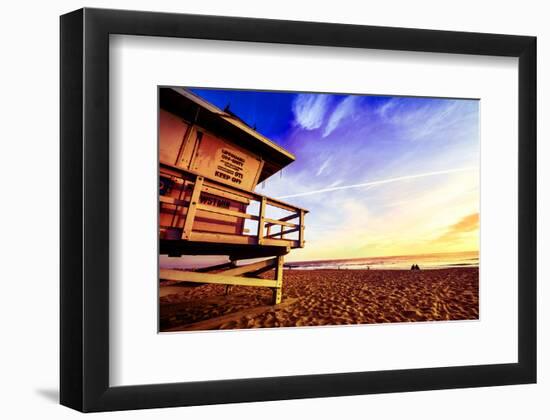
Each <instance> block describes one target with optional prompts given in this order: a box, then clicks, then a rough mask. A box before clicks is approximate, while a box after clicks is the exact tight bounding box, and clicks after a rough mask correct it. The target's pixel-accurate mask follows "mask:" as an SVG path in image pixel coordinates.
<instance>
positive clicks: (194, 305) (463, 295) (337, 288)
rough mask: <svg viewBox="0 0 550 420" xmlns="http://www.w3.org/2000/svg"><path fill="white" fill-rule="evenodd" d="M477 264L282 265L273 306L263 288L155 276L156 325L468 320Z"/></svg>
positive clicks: (474, 310) (474, 315)
mask: <svg viewBox="0 0 550 420" xmlns="http://www.w3.org/2000/svg"><path fill="white" fill-rule="evenodd" d="M478 271H479V270H478V268H473V267H467V268H446V269H437V270H420V271H410V270H326V269H324V270H285V272H284V286H283V301H282V303H281V304H280V305H277V306H271V305H270V302H271V296H272V294H271V290H269V289H267V288H258V287H243V286H234V287H233V289H232V291H231V293H230V294H229V295H225V294H224V290H225V286H223V285H214V284H206V285H201V286H195V287H187V286H182V285H178V284H177V283H170V282H163V283H161V286H160V330H161V331H192V330H195V331H196V330H215V329H242V328H269V327H297V326H298V327H299V326H319V325H346V324H372V323H388V322H414V321H440V320H475V319H478V316H479V312H478V309H479V294H478V289H479V287H478V286H479V281H478V279H479V275H478ZM270 275H271V276H272V275H273V274H272V273H266V274H265V275H264V276H265V277H266V278H271V277H270Z"/></svg>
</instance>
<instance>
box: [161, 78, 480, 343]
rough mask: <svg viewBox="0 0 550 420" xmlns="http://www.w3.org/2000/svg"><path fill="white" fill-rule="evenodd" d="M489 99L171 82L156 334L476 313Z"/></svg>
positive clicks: (164, 105) (164, 111)
mask: <svg viewBox="0 0 550 420" xmlns="http://www.w3.org/2000/svg"><path fill="white" fill-rule="evenodd" d="M479 107H480V103H479V100H478V99H468V98H433V97H405V96H391V95H382V94H378V95H371V94H369V95H366V94H361V95H359V94H343V93H314V92H279V91H264V90H238V89H217V88H216V89H214V88H200V87H176V86H169V87H159V88H158V149H159V195H158V199H159V212H158V224H159V226H158V228H159V279H158V282H159V287H158V293H159V297H158V299H159V331H160V332H163V333H164V332H178V331H180V332H181V331H183V332H186V331H207V330H240V329H263V328H295V327H320V326H343V325H365V324H387V323H407V322H437V321H467V320H468V321H472V320H478V319H479V225H480V214H479V191H480V190H479V187H480V186H479V176H480V167H479V160H480V135H479Z"/></svg>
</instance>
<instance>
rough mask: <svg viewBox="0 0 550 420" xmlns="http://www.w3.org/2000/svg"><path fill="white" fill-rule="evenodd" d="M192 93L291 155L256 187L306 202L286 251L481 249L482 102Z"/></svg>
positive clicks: (307, 254) (315, 254)
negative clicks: (298, 245) (300, 239)
mask: <svg viewBox="0 0 550 420" xmlns="http://www.w3.org/2000/svg"><path fill="white" fill-rule="evenodd" d="M192 91H193V92H194V93H195V94H197V95H199V96H201V97H203V98H204V99H206V100H207V101H209V102H211V103H213V104H214V105H216V106H218V107H219V108H222V109H223V108H225V107H226V105H229V106H230V109H231V111H232V112H233V113H235V114H236V115H238V116H239V117H240V118H241V119H243V120H244V121H245V122H246V123H248V124H249V125H250V126H256V130H257V131H259V132H260V133H262V134H263V135H265V136H266V137H268V138H270V139H271V140H273V141H274V142H276V143H277V144H279V145H281V146H283V147H284V148H286V149H287V150H289V151H290V152H292V153H293V154H294V155H296V161H295V162H294V163H292V164H291V165H289V166H288V167H287V168H285V169H284V170H283V173H282V175H280V174H276V175H274V176H272V177H271V178H270V179H268V180H267V181H266V182H265V183H263V184H261V185H259V186H258V187H257V189H256V190H257V191H258V192H260V193H262V194H266V195H269V196H273V197H279V198H282V199H284V200H285V201H288V202H289V203H293V204H296V205H298V206H300V207H305V208H307V209H309V210H310V213H309V214H308V216H307V219H306V226H307V229H306V240H307V244H306V247H305V248H304V249H302V250H296V251H293V252H292V253H291V255H292V258H291V259H293V260H308V259H322V258H337V257H342V258H346V257H370V256H382V255H404V254H411V253H421V252H426V253H428V252H449V251H471V250H477V249H478V236H479V101H477V100H466V99H464V100H462V99H436V98H433V99H432V98H413V97H390V96H354V95H336V94H312V93H282V92H257V91H238V90H219V89H192Z"/></svg>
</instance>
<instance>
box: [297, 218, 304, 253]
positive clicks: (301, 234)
mask: <svg viewBox="0 0 550 420" xmlns="http://www.w3.org/2000/svg"><path fill="white" fill-rule="evenodd" d="M304 223H305V213H304V211H303V210H300V234H299V237H298V240H299V241H300V248H303V247H304V242H305V241H304V229H305V225H304Z"/></svg>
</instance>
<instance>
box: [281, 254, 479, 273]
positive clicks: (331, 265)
mask: <svg viewBox="0 0 550 420" xmlns="http://www.w3.org/2000/svg"><path fill="white" fill-rule="evenodd" d="M413 264H418V266H419V267H420V268H421V269H438V268H458V267H479V252H478V251H467V252H449V253H440V254H419V255H400V256H394V257H374V258H351V259H340V260H318V261H298V262H287V263H285V268H287V269H297V270H323V269H325V270H326V269H333V270H367V269H372V270H408V269H410V268H411V265H413Z"/></svg>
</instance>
